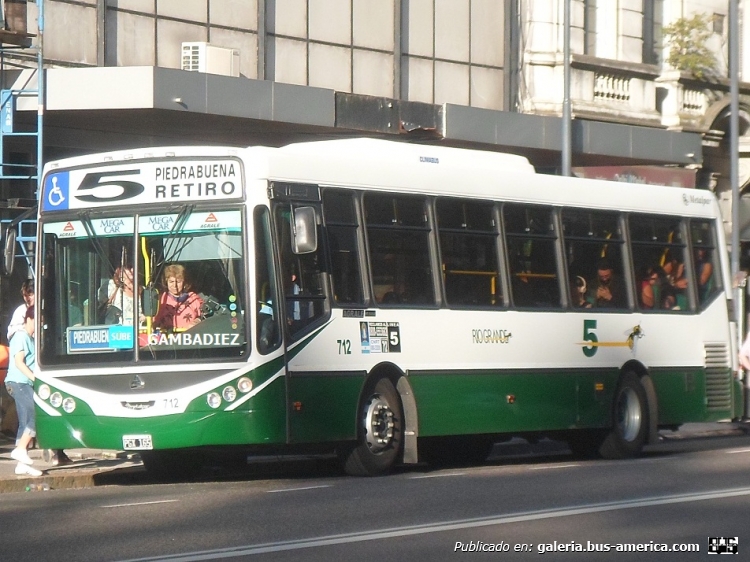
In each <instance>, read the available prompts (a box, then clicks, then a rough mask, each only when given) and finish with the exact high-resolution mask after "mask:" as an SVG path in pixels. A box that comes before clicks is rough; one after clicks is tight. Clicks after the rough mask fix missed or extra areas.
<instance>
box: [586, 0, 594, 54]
mask: <svg viewBox="0 0 750 562" xmlns="http://www.w3.org/2000/svg"><path fill="white" fill-rule="evenodd" d="M583 36H584V42H583V54H585V55H592V56H594V55H596V0H583Z"/></svg>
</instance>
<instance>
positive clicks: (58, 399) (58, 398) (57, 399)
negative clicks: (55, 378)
mask: <svg viewBox="0 0 750 562" xmlns="http://www.w3.org/2000/svg"><path fill="white" fill-rule="evenodd" d="M62 401H63V399H62V394H60V393H59V392H53V393H52V396H50V397H49V403H50V404H52V405H53V406H54V407H55V408H59V407H60V404H62Z"/></svg>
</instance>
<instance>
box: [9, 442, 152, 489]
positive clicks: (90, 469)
mask: <svg viewBox="0 0 750 562" xmlns="http://www.w3.org/2000/svg"><path fill="white" fill-rule="evenodd" d="M13 446H14V443H13V440H11V439H8V438H7V437H6V436H5V435H2V434H0V494H2V493H5V492H23V491H24V490H26V486H29V485H31V484H47V485H49V487H50V488H51V489H61V488H89V487H92V486H94V485H95V482H94V478H95V477H96V476H97V475H98V474H102V473H104V472H109V471H112V470H116V469H121V468H127V467H133V466H141V460H140V458H139V457H138V455H137V454H135V453H132V452H128V453H126V452H123V451H109V450H103V449H66V450H65V454H66V455H68V457H70V460H71V461H73V462H72V463H70V464H67V465H65V466H52V465H51V464H49V463H46V462H44V459H43V458H42V450H41V449H32V450H30V451H29V456H30V457H31V459H32V460H33V461H34V465H33V466H34V468H37V469H39V470H41V471H42V472H43V474H42V476H39V477H37V478H32V477H30V476H26V475H24V476H17V475H16V473H15V469H16V465H17V464H18V463H17V462H16V461H14V460H13V459H11V458H10V452H11V451H12V450H13Z"/></svg>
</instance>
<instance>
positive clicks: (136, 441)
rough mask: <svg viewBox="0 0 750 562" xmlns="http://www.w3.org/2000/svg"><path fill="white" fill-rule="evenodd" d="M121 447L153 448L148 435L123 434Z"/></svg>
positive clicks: (135, 448)
mask: <svg viewBox="0 0 750 562" xmlns="http://www.w3.org/2000/svg"><path fill="white" fill-rule="evenodd" d="M122 448H123V449H125V450H126V451H149V450H151V449H153V448H154V443H153V441H152V440H151V436H150V435H123V436H122Z"/></svg>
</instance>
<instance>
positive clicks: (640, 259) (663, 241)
mask: <svg viewBox="0 0 750 562" xmlns="http://www.w3.org/2000/svg"><path fill="white" fill-rule="evenodd" d="M628 222H629V226H630V236H631V239H632V254H633V267H634V272H635V275H636V278H635V286H636V290H637V292H638V299H637V303H638V307H639V308H640V309H641V310H652V311H659V312H675V311H685V310H690V300H689V290H690V289H689V286H690V283H691V281H690V276H689V275H688V274H689V272H688V271H686V269H685V251H686V245H685V241H684V238H683V235H682V225H681V221H680V219H677V218H672V217H660V216H653V215H631V216H630V217H629V221H628Z"/></svg>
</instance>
